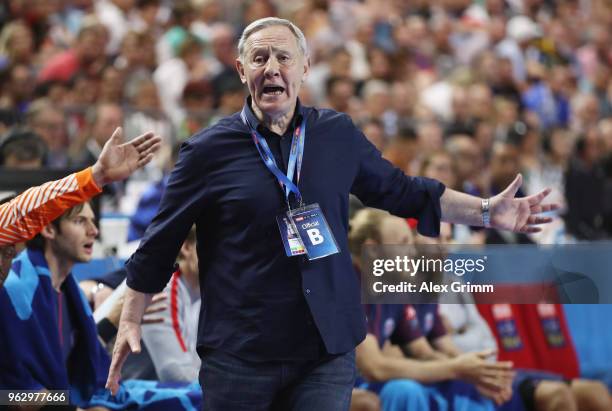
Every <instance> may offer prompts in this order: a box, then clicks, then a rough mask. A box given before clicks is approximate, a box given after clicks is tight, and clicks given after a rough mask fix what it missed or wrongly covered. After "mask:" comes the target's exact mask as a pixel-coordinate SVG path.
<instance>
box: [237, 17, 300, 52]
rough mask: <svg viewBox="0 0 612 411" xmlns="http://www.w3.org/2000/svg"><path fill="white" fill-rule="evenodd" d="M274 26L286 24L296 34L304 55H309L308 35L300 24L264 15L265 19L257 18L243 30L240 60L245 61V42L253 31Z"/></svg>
mask: <svg viewBox="0 0 612 411" xmlns="http://www.w3.org/2000/svg"><path fill="white" fill-rule="evenodd" d="M272 26H285V27H287V28H288V29H289V30H291V32H292V33H293V35H294V36H295V40H296V41H297V44H298V47H299V48H300V51H301V52H302V55H304V56H307V55H308V46H307V44H306V37H304V33H302V30H300V29H299V27H298V26H296V25H295V24H293V23H292V22H290V21H289V20H286V19H281V18H278V17H264V18H263V19H259V20H255V21H254V22H252V23H251V24H249V25H248V26H247V27H246V28H245V29H244V31H243V32H242V35H241V36H240V40H239V41H238V56H239V57H240V61H244V52H245V50H244V43H246V41H247V39H248V38H249V37H250V36H251V35H252V34H253V33H256V32H258V31H259V30H262V29H265V28H267V27H272Z"/></svg>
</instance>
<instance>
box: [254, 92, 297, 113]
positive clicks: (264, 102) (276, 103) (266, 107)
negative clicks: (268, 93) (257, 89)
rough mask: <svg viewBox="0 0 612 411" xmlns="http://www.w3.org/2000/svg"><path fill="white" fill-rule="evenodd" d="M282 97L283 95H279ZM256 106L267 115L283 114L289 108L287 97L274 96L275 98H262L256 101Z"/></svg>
mask: <svg viewBox="0 0 612 411" xmlns="http://www.w3.org/2000/svg"><path fill="white" fill-rule="evenodd" d="M279 97H283V96H279ZM256 104H257V107H259V109H260V110H261V111H262V112H264V113H266V114H268V115H279V114H283V113H285V112H286V111H288V110H289V109H290V108H291V104H290V102H289V101H288V100H287V98H286V97H285V98H275V99H267V98H262V99H259V101H257V103H256Z"/></svg>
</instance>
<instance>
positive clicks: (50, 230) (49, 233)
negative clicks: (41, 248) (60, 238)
mask: <svg viewBox="0 0 612 411" xmlns="http://www.w3.org/2000/svg"><path fill="white" fill-rule="evenodd" d="M40 235H42V236H43V238H44V239H45V240H55V236H56V235H57V229H56V228H55V226H54V225H53V224H47V225H46V226H45V228H43V229H42V231H41V232H40Z"/></svg>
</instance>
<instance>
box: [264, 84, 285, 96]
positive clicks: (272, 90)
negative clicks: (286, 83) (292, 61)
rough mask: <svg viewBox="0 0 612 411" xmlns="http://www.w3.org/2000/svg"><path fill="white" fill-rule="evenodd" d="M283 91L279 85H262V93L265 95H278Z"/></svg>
mask: <svg viewBox="0 0 612 411" xmlns="http://www.w3.org/2000/svg"><path fill="white" fill-rule="evenodd" d="M284 91H285V88H284V87H281V86H264V88H263V94H264V95H266V96H280V95H281V94H283V92H284Z"/></svg>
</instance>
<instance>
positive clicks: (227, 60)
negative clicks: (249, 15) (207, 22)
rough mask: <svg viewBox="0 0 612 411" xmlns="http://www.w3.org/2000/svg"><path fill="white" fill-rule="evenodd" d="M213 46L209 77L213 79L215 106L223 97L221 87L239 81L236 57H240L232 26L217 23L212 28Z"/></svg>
mask: <svg viewBox="0 0 612 411" xmlns="http://www.w3.org/2000/svg"><path fill="white" fill-rule="evenodd" d="M211 46H212V51H213V56H214V59H213V61H212V62H209V65H210V66H211V67H210V68H209V73H208V76H209V77H212V79H211V81H212V85H213V87H214V90H215V101H216V102H215V105H218V104H219V101H220V100H221V95H222V90H221V87H223V85H224V84H227V83H228V82H231V81H232V80H238V79H239V77H238V73H237V72H236V68H235V65H236V57H238V51H237V49H236V47H237V43H236V33H235V32H234V29H233V28H232V26H230V25H229V24H224V23H223V24H222V23H217V24H215V25H214V26H212V41H211Z"/></svg>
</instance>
